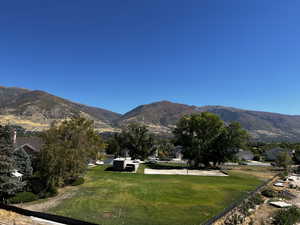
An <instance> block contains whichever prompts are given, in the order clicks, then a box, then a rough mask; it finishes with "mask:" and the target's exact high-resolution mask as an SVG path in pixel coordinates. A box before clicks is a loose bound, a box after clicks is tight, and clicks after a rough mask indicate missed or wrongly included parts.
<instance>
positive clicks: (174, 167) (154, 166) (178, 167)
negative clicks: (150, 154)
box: [145, 163, 189, 170]
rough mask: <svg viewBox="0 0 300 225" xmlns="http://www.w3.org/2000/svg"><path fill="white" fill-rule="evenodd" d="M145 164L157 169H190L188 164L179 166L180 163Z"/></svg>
mask: <svg viewBox="0 0 300 225" xmlns="http://www.w3.org/2000/svg"><path fill="white" fill-rule="evenodd" d="M145 165H146V166H147V167H148V168H150V169H157V170H172V169H177V170H178V169H189V168H188V167H187V166H186V165H182V166H178V165H164V164H158V163H145Z"/></svg>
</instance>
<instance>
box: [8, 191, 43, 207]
mask: <svg viewBox="0 0 300 225" xmlns="http://www.w3.org/2000/svg"><path fill="white" fill-rule="evenodd" d="M37 199H38V196H37V195H35V194H33V193H32V192H19V193H17V194H16V195H15V196H14V197H12V198H10V199H9V202H10V203H11V204H18V203H24V202H32V201H35V200H37Z"/></svg>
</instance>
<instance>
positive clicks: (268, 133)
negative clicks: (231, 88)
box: [0, 87, 300, 142]
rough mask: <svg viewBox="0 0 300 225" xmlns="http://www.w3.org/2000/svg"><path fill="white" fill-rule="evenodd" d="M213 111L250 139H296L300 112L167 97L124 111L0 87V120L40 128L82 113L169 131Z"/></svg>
mask: <svg viewBox="0 0 300 225" xmlns="http://www.w3.org/2000/svg"><path fill="white" fill-rule="evenodd" d="M204 111H208V112H212V113H215V114H217V115H219V116H220V117H221V119H222V120H224V121H225V122H226V123H229V122H231V121H237V122H240V123H241V125H242V126H243V127H244V128H245V129H247V130H248V131H249V133H250V134H251V136H252V138H253V139H256V140H261V141H299V142H300V116H291V115H283V114H278V113H268V112H258V111H251V110H243V109H237V108H232V107H224V106H203V107H198V106H190V105H185V104H179V103H173V102H169V101H161V102H154V103H151V104H146V105H141V106H138V107H136V108H135V109H133V110H131V111H129V112H127V113H126V114H124V115H120V114H118V113H114V112H111V111H108V110H105V109H101V108H96V107H90V106H86V105H83V104H79V103H75V102H72V101H69V100H66V99H63V98H60V97H57V96H54V95H51V94H49V93H47V92H44V91H31V90H27V89H22V88H6V87H0V122H2V123H3V122H4V123H13V124H18V125H21V126H23V127H25V128H27V129H30V130H33V129H37V130H42V129H45V128H47V127H49V124H50V123H51V122H53V121H57V120H58V121H59V120H63V119H65V118H68V117H71V116H78V115H81V116H85V117H87V118H89V119H92V120H94V121H95V125H96V128H97V129H99V130H100V131H116V130H118V129H119V128H120V127H122V126H125V125H127V124H129V123H131V122H140V123H144V124H145V125H147V126H148V127H149V128H150V130H151V131H153V132H156V133H170V132H171V131H172V129H173V128H174V126H175V124H176V122H177V121H178V120H179V119H180V118H181V117H182V116H183V115H186V114H192V113H199V112H204Z"/></svg>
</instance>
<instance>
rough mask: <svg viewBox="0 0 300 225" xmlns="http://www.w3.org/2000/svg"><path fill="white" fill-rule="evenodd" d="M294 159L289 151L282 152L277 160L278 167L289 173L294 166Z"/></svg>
mask: <svg viewBox="0 0 300 225" xmlns="http://www.w3.org/2000/svg"><path fill="white" fill-rule="evenodd" d="M292 162H293V160H292V158H291V156H290V154H289V152H288V151H283V152H280V153H279V154H278V156H277V158H276V160H275V163H276V165H277V166H278V167H283V169H284V170H285V171H286V172H288V171H289V168H290V166H291V165H292Z"/></svg>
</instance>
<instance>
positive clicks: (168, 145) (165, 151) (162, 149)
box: [155, 138, 175, 158]
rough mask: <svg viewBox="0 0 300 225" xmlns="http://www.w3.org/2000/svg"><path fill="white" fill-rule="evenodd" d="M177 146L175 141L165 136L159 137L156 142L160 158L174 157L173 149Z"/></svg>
mask: <svg viewBox="0 0 300 225" xmlns="http://www.w3.org/2000/svg"><path fill="white" fill-rule="evenodd" d="M174 148H175V146H174V145H173V143H172V142H171V141H170V140H168V139H166V138H164V139H157V140H156V144H155V149H156V152H157V155H158V157H159V158H170V157H172V156H173V155H172V150H173V149H174Z"/></svg>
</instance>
